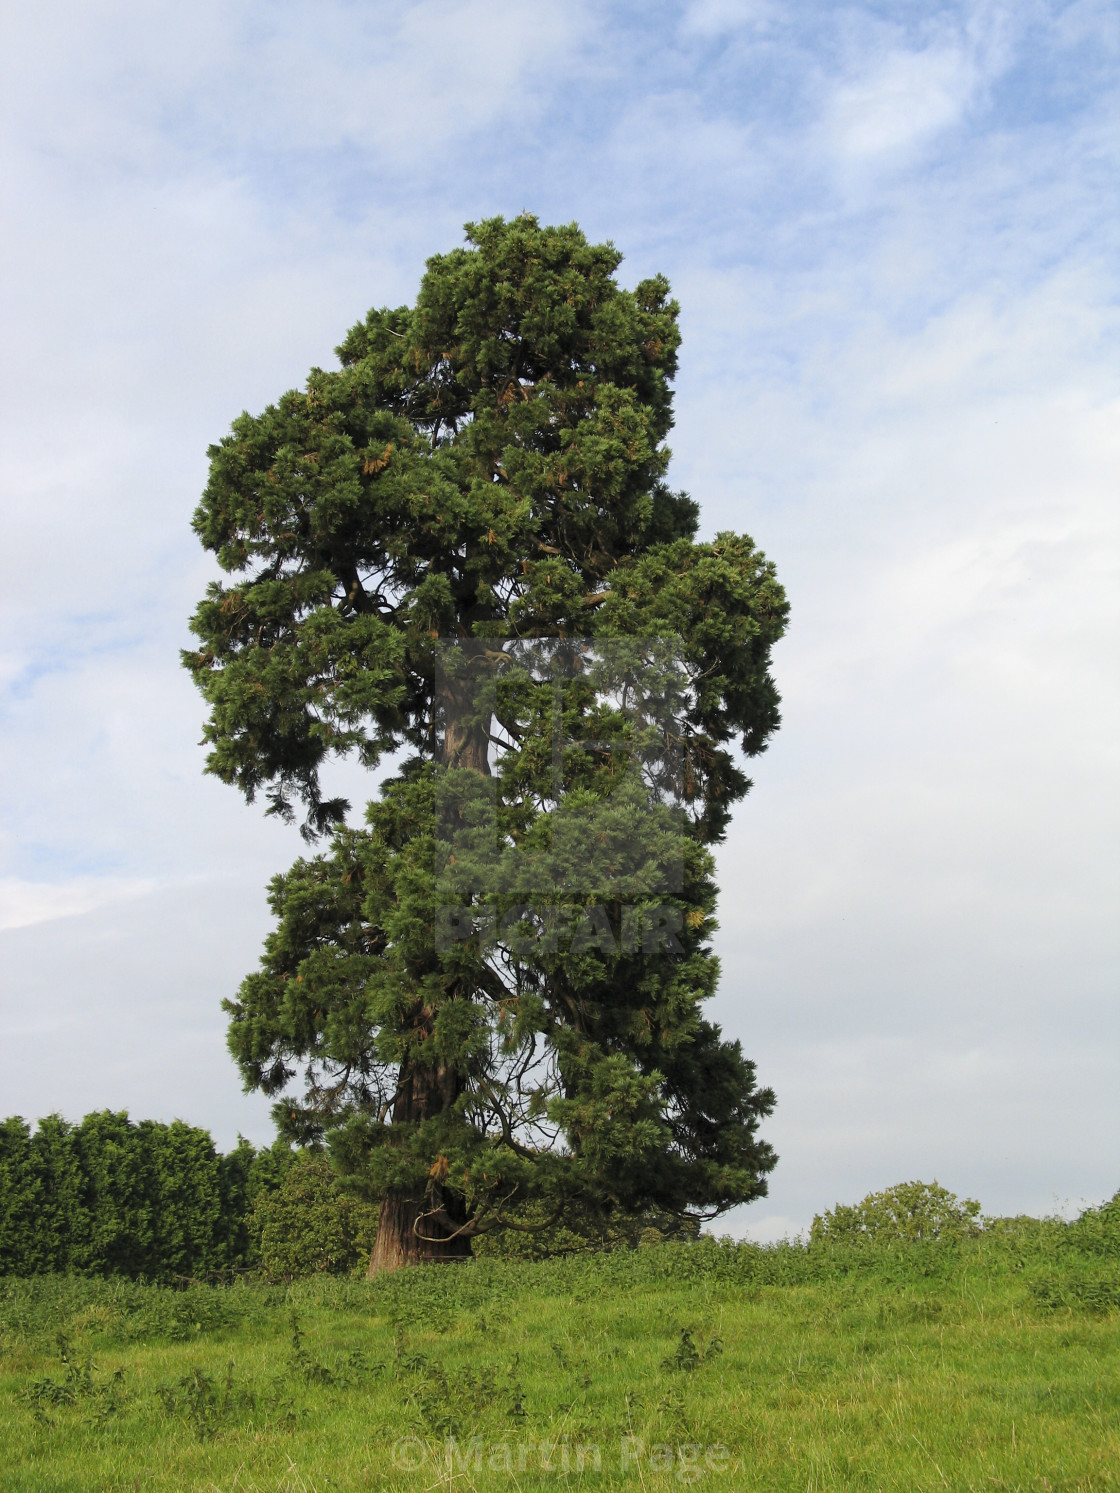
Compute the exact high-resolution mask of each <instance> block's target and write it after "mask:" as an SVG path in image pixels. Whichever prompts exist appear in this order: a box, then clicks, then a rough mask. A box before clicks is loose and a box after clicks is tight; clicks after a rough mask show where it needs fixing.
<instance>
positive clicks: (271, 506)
mask: <svg viewBox="0 0 1120 1493" xmlns="http://www.w3.org/2000/svg"><path fill="white" fill-rule="evenodd" d="M620 259H621V256H620V255H619V253H618V252H617V250H616V249H615V248H614V247H613V246H612V245H610V244H599V245H594V244H589V243H588V242H587V240H586V239H585V237H584V236H583V234H582V233H581V232H580V231H579V229H578V228H577V227H576V226H575V225H570V226H567V227H559V228H545V227H541V226H540V225H539V224H538V222H537V221H536V219H535V218H533V217H530V216H527V215H525V216H522V217H520V218H517V219H515V220H513V221H509V222H506V221H504V220H502V219H500V218H498V219H493V220H490V221H487V222H484V223H481V224H477V225H468V227H467V243H466V246H465V247H463V248H460V249H457V250H455V251H453V252H451V253H449V254H446V255H438V256H436V257H434V258H432V259H430V260H429V261H428V264H427V269H426V273H425V275H424V277H423V280H422V283H421V286H420V291H419V295H418V297H417V300H416V304H415V306H413V307H398V308H396V309H392V310H389V309H381V310H374V311H371V312H370V313H369V314H368V316H367V317H366V318H365V320H364V321H362V322H360V323H359V324H358V325H357V326H355V327H354V328H352V329H351V331H350V332H349V333H348V335H347V336H346V338H345V340H344V341H343V342H342V344H341V346H340V347H339V348H338V349H337V353H338V357H339V360H340V364H341V366H340V368H339V369H338V370H337V371H324V370H321V369H313V370H312V372H311V374H310V375H309V377H308V380H307V383H306V387H305V388H304V389H303V390H301V391H295V390H293V391H289V392H288V393H286V394H284V395H283V396H282V397H281V398H280V399H279V400H278V401H277V403H276V404H275V405H270V406H269V407H268V408H267V409H265V410H264V412H263V413H262V414H260V415H256V416H253V415H249V414H242V415H241V416H240V417H239V418H238V419H237V420H235V421H234V422H233V426H232V430H231V432H230V434H229V435H228V436H226V437H225V438H224V439H223V440H222V441H220V442H219V443H218V444H217V445H216V446H214V447H212V448H211V450H210V479H209V482H208V485H207V487H206V490H205V493H204V495H203V499H202V502H201V504H200V506H199V508H198V510H197V512H196V515H195V529H196V532H197V533H198V535H199V537H200V539H201V540H202V543H203V544H204V545H205V546H206V548H207V549H209V550H211V551H212V552H213V553H214V554H215V555H216V556H217V559H218V562H219V564H220V566H221V567H222V569H223V570H224V571H225V572H227V574H228V577H229V579H228V580H226V581H223V582H220V583H217V582H216V583H214V584H213V585H211V586H210V588H209V590H208V593H207V596H206V598H205V600H204V601H203V602H202V604H201V605H200V606H199V608H198V610H197V612H196V613H195V616H194V619H193V622H192V626H193V629H194V632H195V634H196V635H197V638H198V642H199V646H198V648H197V649H196V650H194V651H192V652H190V653H188V654H186V655H185V662H186V663H187V665H188V667H189V668H190V669H191V671H192V673H193V675H194V677H195V680H196V682H197V683H198V685H199V687H200V689H201V690H202V693H203V695H204V696H205V698H206V700H207V702H208V704H209V707H210V714H209V719H208V721H207V725H206V728H205V738H206V741H207V742H208V744H209V746H210V752H209V756H208V759H207V769H208V770H209V771H211V772H213V773H216V774H217V775H218V776H219V777H221V778H222V779H224V780H225V781H227V782H229V783H231V784H234V785H236V786H237V787H238V788H239V789H240V790H241V791H242V792H243V793H244V794H245V796H246V797H247V798H248V799H250V800H252V799H253V798H254V797H255V796H256V795H257V794H259V793H260V794H263V795H264V796H265V798H266V801H267V806H268V812H269V813H274V814H279V815H282V816H283V817H285V818H292V817H293V816H295V815H296V814H297V812H298V813H301V814H302V816H303V824H302V829H303V833H304V835H305V837H306V838H307V839H308V840H309V841H314V840H315V839H317V838H318V837H322V836H329V837H330V838H329V843H328V845H327V848H326V849H324V850H322V851H320V852H319V853H317V854H313V855H308V856H307V857H306V858H303V859H301V860H299V861H297V863H296V864H295V865H294V866H293V867H292V868H291V869H290V870H289V871H288V872H286V873H285V874H284V875H282V876H278V877H277V878H275V880H274V881H273V883H272V885H271V893H270V896H271V905H272V908H273V911H274V913H275V915H276V927H275V930H274V931H273V933H272V934H271V935H270V936H269V938H268V940H267V943H266V948H265V953H264V956H263V959H262V961H261V965H260V968H259V969H258V970H257V971H256V972H255V973H253V974H251V975H249V977H248V978H247V979H246V981H245V982H244V984H243V986H242V988H241V991H240V992H239V994H238V996H237V998H236V999H234V1000H232V1001H229V1002H227V1003H226V1004H227V1009H228V1011H229V1015H230V1039H229V1040H230V1046H231V1050H232V1052H233V1054H234V1056H235V1057H236V1059H237V1061H238V1063H239V1065H240V1068H241V1071H242V1074H243V1076H244V1079H245V1082H246V1084H247V1085H248V1086H250V1087H255V1088H259V1089H262V1090H264V1091H265V1092H266V1093H270V1094H274V1095H276V1096H278V1102H277V1105H276V1114H277V1117H278V1120H279V1122H280V1124H281V1128H282V1130H283V1131H284V1132H285V1133H286V1134H288V1135H290V1136H292V1137H293V1138H296V1139H299V1140H302V1141H308V1140H311V1141H318V1140H319V1139H321V1138H325V1139H326V1140H327V1141H328V1142H329V1144H330V1146H331V1150H332V1154H333V1157H334V1159H335V1162H336V1164H337V1165H338V1166H339V1167H340V1168H341V1169H342V1171H343V1172H344V1173H346V1174H347V1175H349V1176H350V1177H351V1178H352V1179H353V1185H354V1186H356V1187H360V1188H362V1189H364V1190H366V1191H368V1192H369V1194H370V1195H371V1196H372V1197H374V1198H376V1199H377V1200H378V1201H379V1202H380V1205H381V1208H380V1224H379V1229H378V1237H377V1243H376V1246H375V1249H374V1255H373V1262H372V1265H373V1267H374V1268H379V1267H387V1266H392V1265H395V1264H399V1263H402V1262H403V1261H406V1260H410V1259H415V1258H424V1257H433V1258H441V1257H446V1256H449V1255H454V1254H456V1253H462V1252H465V1251H466V1250H469V1241H470V1239H471V1237H473V1236H475V1235H477V1234H478V1233H480V1232H483V1231H486V1230H489V1229H493V1228H497V1227H503V1226H509V1227H519V1226H520V1227H534V1226H538V1224H534V1223H531V1222H527V1221H526V1220H528V1219H530V1218H532V1219H536V1220H538V1223H539V1221H540V1220H544V1221H545V1222H547V1221H549V1220H551V1219H554V1218H555V1217H557V1216H560V1215H561V1214H562V1213H563V1211H564V1209H565V1208H580V1209H585V1210H586V1209H587V1208H592V1209H598V1210H600V1211H602V1212H605V1213H608V1214H609V1213H610V1212H611V1211H612V1210H625V1209H635V1208H641V1207H647V1206H648V1207H653V1208H658V1209H666V1210H669V1211H671V1212H678V1213H679V1212H682V1211H684V1210H687V1209H691V1210H694V1211H700V1212H707V1213H714V1212H718V1211H720V1210H721V1209H723V1208H726V1207H729V1206H731V1205H733V1204H734V1203H738V1202H741V1201H744V1200H747V1199H749V1198H751V1197H754V1196H757V1195H759V1194H760V1193H762V1192H764V1191H765V1176H766V1173H767V1172H768V1171H769V1170H770V1169H771V1168H772V1166H773V1164H774V1160H775V1158H774V1156H773V1153H772V1151H771V1150H770V1148H769V1146H768V1145H767V1144H766V1143H765V1142H764V1141H763V1140H761V1139H760V1138H759V1137H758V1134H757V1130H758V1125H759V1122H760V1119H761V1118H762V1117H763V1116H765V1115H766V1114H767V1113H768V1112H769V1111H770V1109H771V1107H772V1105H773V1095H772V1094H771V1092H770V1091H769V1090H768V1089H759V1088H758V1087H757V1085H756V1081H755V1073H754V1067H753V1064H751V1063H750V1062H749V1061H748V1060H747V1059H746V1058H744V1056H743V1054H742V1052H741V1050H740V1048H739V1045H738V1043H735V1042H728V1041H726V1040H724V1038H723V1037H722V1035H721V1033H720V1031H719V1029H718V1027H717V1026H715V1025H714V1024H713V1023H711V1022H710V1021H708V1020H706V1019H705V1018H704V1016H703V1014H702V1002H703V1001H704V1000H705V999H706V998H707V997H709V996H710V995H711V994H712V992H713V991H714V989H715V986H716V981H717V978H718V966H717V962H716V959H715V956H714V955H713V953H712V951H711V935H712V933H713V931H714V929H715V921H714V906H715V896H716V891H715V884H714V880H713V863H712V855H711V849H710V847H711V845H712V844H713V843H715V842H716V841H718V840H719V839H720V838H721V837H722V836H723V835H724V834H725V832H726V829H727V825H728V821H729V817H730V814H731V811H732V808H733V806H734V804H735V802H736V801H737V800H738V799H740V798H741V797H742V796H743V795H744V794H745V793H746V792H747V790H748V788H749V787H750V783H749V780H748V779H747V777H746V776H745V774H744V772H743V768H742V765H741V761H740V758H739V752H740V750H741V751H742V752H743V753H745V754H746V755H747V756H753V755H755V754H757V753H759V752H761V751H762V750H764V748H765V746H766V744H767V741H768V738H769V736H770V735H771V733H772V732H773V731H774V730H775V729H776V727H777V725H778V720H779V716H778V694H777V691H776V689H775V686H774V682H773V680H772V678H771V675H770V672H769V665H770V651H771V648H772V645H773V644H774V642H775V641H776V640H777V639H778V638H779V637H780V635H781V633H782V631H783V628H784V625H785V618H786V612H787V605H786V601H785V597H784V594H783V591H782V588H781V586H780V585H779V583H778V581H777V579H776V577H775V573H774V568H773V566H772V564H771V563H770V562H769V561H768V560H767V559H766V558H765V556H764V555H763V554H762V553H761V552H760V551H759V550H758V549H757V548H756V547H755V545H754V544H753V542H752V541H751V540H750V539H749V538H747V537H746V536H743V535H737V534H733V533H724V534H720V535H718V536H717V537H716V538H715V539H714V540H713V541H711V542H707V543H701V542H698V541H697V539H696V532H697V527H698V509H697V505H696V504H695V503H694V502H693V501H692V499H690V498H689V497H688V496H687V495H685V494H682V493H678V492H673V491H672V490H671V489H670V488H669V486H668V485H667V483H666V480H665V478H666V472H667V467H668V462H669V454H670V453H669V450H668V448H667V446H666V444H665V441H666V437H667V435H668V432H669V429H670V426H671V424H672V396H671V382H672V379H673V376H674V374H675V372H676V366H677V348H678V342H679V335H678V330H677V315H678V307H677V304H676V303H675V302H674V301H673V300H671V299H670V295H669V286H668V284H667V282H666V281H665V280H664V279H663V278H661V277H660V276H659V277H656V278H653V279H649V280H644V281H642V282H641V283H640V284H638V285H637V286H636V287H635V288H634V289H633V290H626V289H624V288H622V287H621V286H620V285H619V284H618V282H617V280H616V278H615V272H616V270H617V268H618V265H619V263H620ZM390 753H396V754H397V758H396V762H395V769H396V770H395V771H394V772H393V773H392V775H391V776H389V777H388V778H387V780H386V781H384V782H383V783H382V785H381V788H380V793H379V795H378V797H376V798H375V799H374V800H373V801H372V802H371V803H370V804H369V806H368V809H367V811H366V815H365V822H364V823H363V824H360V825H359V824H354V823H348V822H347V819H346V815H347V812H348V810H349V805H348V804H347V803H345V802H344V801H342V800H340V799H338V798H332V797H331V796H329V794H328V793H327V792H326V791H325V789H324V787H323V783H322V780H321V776H320V774H321V769H322V768H323V766H324V763H325V762H326V761H327V760H328V759H329V758H330V757H332V756H342V755H352V756H355V757H357V759H358V760H360V761H361V762H362V763H363V764H365V765H366V766H367V767H369V768H371V769H372V768H375V767H377V766H378V764H379V763H380V762H381V761H382V759H383V758H384V757H385V756H386V755H387V754H390ZM297 1077H302V1080H303V1089H302V1092H296V1090H295V1089H294V1088H293V1087H292V1085H293V1081H294V1080H296V1079H297Z"/></svg>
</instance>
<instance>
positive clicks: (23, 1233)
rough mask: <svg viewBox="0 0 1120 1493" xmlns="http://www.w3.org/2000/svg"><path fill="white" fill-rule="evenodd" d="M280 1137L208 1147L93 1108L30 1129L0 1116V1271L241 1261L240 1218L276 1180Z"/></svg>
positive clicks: (196, 1270)
mask: <svg viewBox="0 0 1120 1493" xmlns="http://www.w3.org/2000/svg"><path fill="white" fill-rule="evenodd" d="M293 1159H294V1158H293V1153H292V1151H291V1149H290V1147H289V1146H288V1145H287V1144H286V1143H284V1142H280V1143H278V1144H277V1145H276V1146H274V1147H272V1148H270V1149H267V1150H263V1151H259V1152H258V1151H255V1150H254V1149H253V1147H252V1146H251V1145H249V1143H248V1142H247V1141H245V1140H241V1141H240V1142H239V1144H238V1146H237V1147H236V1149H235V1150H233V1151H231V1152H230V1153H229V1155H228V1156H219V1155H218V1153H217V1152H216V1150H215V1148H214V1143H213V1141H212V1140H211V1138H210V1135H209V1134H208V1132H207V1131H205V1130H200V1129H199V1128H197V1127H196V1126H192V1125H185V1124H183V1122H182V1121H180V1120H175V1121H173V1122H172V1123H171V1124H170V1125H163V1124H158V1123H156V1122H155V1121H151V1120H143V1121H141V1122H140V1124H138V1125H137V1124H133V1123H132V1121H130V1120H129V1118H128V1116H127V1115H126V1114H123V1113H120V1114H117V1113H114V1112H112V1111H110V1110H102V1111H99V1112H97V1113H94V1114H90V1115H87V1116H86V1117H85V1119H84V1120H82V1122H81V1124H80V1125H76V1126H75V1125H70V1124H68V1123H67V1122H66V1121H65V1120H63V1119H61V1118H60V1117H59V1116H58V1115H49V1116H48V1117H47V1118H46V1119H44V1120H42V1121H40V1123H39V1125H38V1126H37V1128H36V1130H35V1132H34V1133H32V1132H31V1130H30V1128H29V1126H28V1125H27V1124H25V1122H24V1121H23V1120H21V1119H19V1118H18V1117H16V1118H13V1119H9V1120H5V1121H4V1122H3V1123H2V1124H0V1274H3V1275H37V1274H43V1273H47V1272H51V1271H64V1270H71V1271H76V1272H80V1273H82V1274H87V1275H108V1276H114V1275H115V1276H126V1277H130V1278H132V1279H137V1278H141V1277H143V1278H145V1279H148V1280H158V1281H168V1280H172V1279H175V1278H177V1277H179V1278H185V1277H200V1278H203V1277H207V1276H210V1275H213V1274H215V1273H223V1272H228V1271H235V1270H244V1269H247V1268H251V1267H252V1266H254V1265H255V1264H256V1260H257V1245H256V1239H255V1236H254V1235H253V1233H252V1232H251V1230H250V1228H249V1219H250V1216H251V1214H252V1211H253V1208H254V1205H255V1203H256V1201H257V1199H258V1197H259V1196H260V1195H263V1194H265V1193H267V1192H268V1191H270V1190H271V1189H273V1188H275V1187H278V1186H279V1185H280V1183H281V1181H282V1180H283V1176H284V1174H285V1172H286V1170H287V1168H288V1167H289V1166H290V1165H291V1163H292V1160H293Z"/></svg>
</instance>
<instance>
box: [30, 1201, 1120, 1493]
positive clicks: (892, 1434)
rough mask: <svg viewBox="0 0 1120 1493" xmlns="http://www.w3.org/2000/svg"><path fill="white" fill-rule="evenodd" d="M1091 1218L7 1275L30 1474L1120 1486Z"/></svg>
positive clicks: (1104, 1256)
mask: <svg viewBox="0 0 1120 1493" xmlns="http://www.w3.org/2000/svg"><path fill="white" fill-rule="evenodd" d="M1068 1233H1069V1231H1068V1229H1066V1228H1065V1227H1064V1226H1062V1225H1060V1224H1035V1225H1030V1226H1028V1225H1026V1224H1022V1225H1019V1226H1018V1227H1017V1228H1013V1229H1007V1230H1004V1231H1002V1232H989V1233H985V1234H984V1235H982V1236H980V1237H979V1238H975V1239H968V1240H963V1241H958V1242H955V1243H919V1244H910V1245H900V1246H895V1247H893V1248H881V1247H878V1246H864V1247H848V1246H836V1245H830V1246H824V1247H822V1246H819V1245H814V1246H812V1247H805V1246H797V1245H792V1246H791V1245H783V1246H777V1247H774V1248H758V1247H753V1246H748V1245H731V1244H726V1243H725V1244H716V1243H715V1242H714V1241H707V1240H702V1241H700V1242H699V1243H696V1244H691V1245H669V1244H664V1245H654V1246H651V1247H649V1248H644V1249H641V1250H638V1251H632V1252H626V1253H616V1254H610V1255H597V1256H580V1257H573V1258H568V1259H557V1260H550V1261H543V1262H539V1263H527V1262H503V1261H497V1260H479V1261H474V1262H470V1263H467V1264H463V1265H457V1266H437V1267H428V1268H424V1269H416V1270H410V1271H404V1272H401V1273H400V1274H398V1275H395V1276H391V1277H386V1278H383V1279H381V1280H378V1281H376V1282H374V1283H371V1284H367V1283H365V1282H364V1281H356V1280H341V1281H339V1280H330V1279H321V1280H316V1281H310V1282H299V1283H296V1284H293V1285H291V1286H287V1287H285V1286H269V1285H264V1284H258V1285H237V1286H233V1287H230V1288H228V1289H212V1288H206V1287H201V1286H200V1287H191V1288H189V1289H186V1290H183V1291H174V1290H170V1289H166V1288H158V1287H154V1286H143V1285H136V1284H131V1283H127V1282H109V1281H89V1280H80V1279H74V1278H57V1277H43V1278H39V1279H37V1280H31V1281H20V1280H7V1281H0V1489H2V1490H3V1493H48V1490H50V1493H53V1490H64V1489H65V1490H67V1493H70V1490H73V1493H90V1490H100V1489H121V1490H134V1489H135V1490H157V1489H160V1490H162V1489H206V1490H222V1493H227V1490H228V1493H232V1490H234V1489H237V1490H251V1489H260V1490H269V1493H272V1490H317V1493H327V1490H332V1489H352V1488H363V1489H364V1488H392V1489H400V1490H408V1493H425V1490H429V1489H436V1488H439V1487H445V1488H448V1489H454V1488H458V1489H461V1490H463V1493H467V1490H472V1489H473V1490H477V1493H482V1490H484V1489H492V1488H493V1489H498V1488H500V1489H507V1488H508V1489H511V1490H517V1493H527V1490H529V1489H544V1488H548V1489H559V1488H561V1487H563V1488H580V1489H587V1490H592V1489H599V1488H633V1489H636V1490H641V1493H654V1490H664V1489H669V1488H679V1487H688V1486H697V1487H700V1488H704V1489H708V1490H712V1493H716V1490H727V1493H732V1490H734V1493H741V1490H747V1489H767V1490H770V1489H790V1490H795V1489H796V1490H798V1493H806V1490H818V1489H831V1488H853V1489H879V1488H881V1489H907V1490H911V1489H944V1488H952V1489H977V1490H979V1489H984V1490H993V1489H1022V1490H1027V1489H1031V1490H1040V1493H1043V1490H1045V1493H1050V1490H1053V1493H1058V1490H1073V1489H1078V1490H1082V1489H1084V1490H1089V1489H1109V1488H1120V1260H1118V1259H1117V1258H1116V1257H1115V1256H1114V1255H1113V1254H1112V1253H1111V1252H1109V1251H1105V1252H1104V1253H1101V1252H1100V1251H1099V1250H1097V1251H1096V1252H1094V1251H1093V1250H1088V1251H1086V1250H1083V1249H1081V1248H1079V1247H1075V1245H1074V1244H1071V1243H1070V1241H1069V1239H1068V1238H1067V1235H1068Z"/></svg>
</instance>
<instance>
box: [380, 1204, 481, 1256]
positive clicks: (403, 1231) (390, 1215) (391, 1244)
mask: <svg viewBox="0 0 1120 1493" xmlns="http://www.w3.org/2000/svg"><path fill="white" fill-rule="evenodd" d="M430 1206H431V1205H430V1204H429V1203H428V1202H426V1201H425V1200H424V1199H423V1198H403V1197H398V1196H396V1195H394V1194H393V1193H390V1194H389V1196H388V1197H385V1198H382V1200H381V1211H380V1212H379V1214H378V1216H377V1238H376V1239H375V1240H374V1245H373V1253H372V1254H371V1255H370V1259H369V1269H368V1271H367V1272H366V1274H367V1276H374V1275H377V1274H379V1273H380V1272H381V1271H382V1270H399V1269H400V1268H401V1266H402V1265H426V1264H435V1263H438V1262H441V1261H447V1260H465V1259H469V1258H470V1252H471V1241H470V1239H469V1238H468V1236H467V1235H466V1234H459V1235H458V1237H457V1238H454V1239H447V1238H436V1237H435V1236H436V1235H441V1234H444V1233H446V1230H445V1229H444V1228H442V1227H440V1225H439V1224H438V1222H437V1220H436V1219H433V1218H425V1219H423V1220H422V1221H421V1223H420V1225H419V1228H420V1232H421V1233H422V1234H423V1235H425V1236H428V1237H425V1238H418V1237H417V1234H416V1230H415V1228H414V1224H415V1222H416V1219H417V1218H418V1217H419V1216H420V1215H421V1214H422V1213H427V1212H428V1211H429V1209H430Z"/></svg>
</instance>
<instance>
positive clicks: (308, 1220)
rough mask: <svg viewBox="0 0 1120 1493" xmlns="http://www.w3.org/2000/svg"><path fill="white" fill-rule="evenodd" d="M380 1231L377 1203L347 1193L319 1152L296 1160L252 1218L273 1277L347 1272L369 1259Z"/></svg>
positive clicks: (265, 1267)
mask: <svg viewBox="0 0 1120 1493" xmlns="http://www.w3.org/2000/svg"><path fill="white" fill-rule="evenodd" d="M376 1231H377V1209H376V1207H374V1206H373V1205H372V1204H370V1203H366V1202H362V1201H361V1200H360V1199H359V1198H356V1197H354V1196H353V1195H352V1194H350V1193H347V1192H344V1191H343V1190H342V1188H341V1186H340V1185H339V1181H338V1178H337V1176H336V1175H335V1172H334V1170H333V1169H332V1167H331V1164H330V1162H329V1160H328V1159H327V1157H326V1156H325V1155H323V1154H322V1153H320V1152H306V1153H304V1154H303V1155H302V1156H300V1157H299V1158H298V1159H297V1160H296V1161H295V1162H293V1164H292V1165H291V1167H290V1168H289V1169H288V1171H287V1173H286V1175H285V1176H284V1179H283V1181H282V1182H281V1183H280V1185H279V1186H278V1187H277V1188H276V1189H275V1190H273V1191H268V1192H262V1193H261V1194H260V1196H259V1197H258V1199H257V1203H256V1206H255V1207H254V1209H253V1213H252V1216H251V1217H250V1219H249V1232H250V1234H251V1235H254V1236H255V1237H256V1241H257V1247H258V1249H259V1254H260V1264H261V1269H262V1270H263V1271H264V1272H265V1274H266V1275H268V1276H269V1277H270V1278H271V1279H273V1280H280V1279H291V1278H293V1277H295V1276H300V1275H318V1274H323V1273H326V1274H330V1275H344V1274H347V1273H349V1272H350V1271H352V1270H354V1269H356V1268H358V1267H359V1266H361V1265H363V1264H364V1263H365V1261H366V1260H367V1259H368V1258H369V1254H370V1251H371V1250H372V1248H373V1237H374V1234H375V1233H376Z"/></svg>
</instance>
